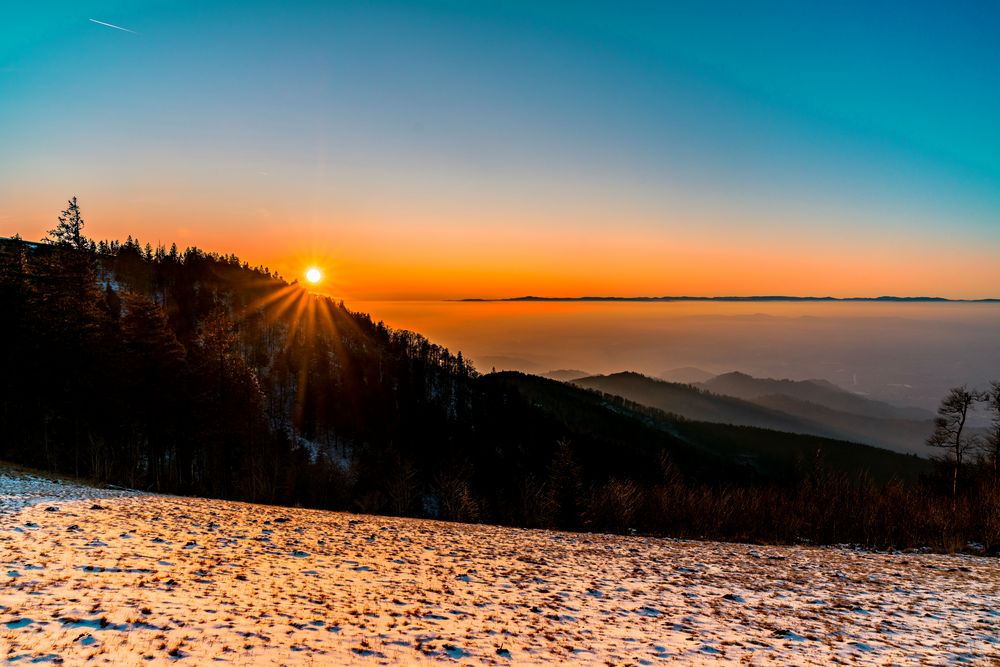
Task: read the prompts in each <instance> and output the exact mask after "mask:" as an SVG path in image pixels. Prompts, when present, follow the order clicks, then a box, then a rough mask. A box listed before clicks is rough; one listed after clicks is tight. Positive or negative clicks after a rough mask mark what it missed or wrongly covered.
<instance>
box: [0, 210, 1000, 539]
mask: <svg viewBox="0 0 1000 667" xmlns="http://www.w3.org/2000/svg"><path fill="white" fill-rule="evenodd" d="M84 229H85V222H84V218H83V215H82V213H81V210H80V206H79V204H78V203H77V201H76V199H75V198H74V199H72V200H70V201H69V203H68V205H67V208H66V209H65V210H64V211H63V212H62V214H61V215H60V216H59V218H58V222H57V224H56V226H55V228H54V229H53V230H52V231H51V232H50V234H49V238H48V240H47V242H44V243H31V242H26V241H24V240H22V239H20V238H19V237H15V238H13V239H9V240H6V241H4V242H2V243H0V312H3V313H4V322H5V326H3V327H0V351H2V352H0V353H2V355H3V356H2V363H3V366H4V369H3V370H4V372H3V373H2V374H0V458H2V459H6V460H9V461H14V462H18V463H22V464H25V465H30V466H34V467H37V468H40V469H43V470H48V471H53V472H58V473H62V474H69V475H75V476H78V477H83V478H90V479H95V480H98V481H102V482H109V483H114V484H120V485H126V486H129V487H134V488H139V489H145V490H150V491H160V492H172V493H182V494H197V495H204V496H209V497H217V498H228V499H239V500H248V501H255V502H267V503H280V504H301V505H305V506H310V507H318V508H327V509H341V510H352V511H363V512H373V513H383V514H394V515H402V516H424V517H434V518H441V519H452V520H462V521H489V522H495V523H504V524H510V525H519V526H532V527H547V528H564V529H569V530H602V531H615V532H629V531H640V532H644V533H649V534H661V535H672V536H677V537H693V538H710V539H737V540H749V541H764V542H794V541H801V540H808V541H812V542H817V543H837V542H849V543H859V544H865V545H867V546H880V547H886V546H894V547H909V546H921V545H930V546H932V547H934V548H939V549H955V548H964V547H965V546H966V545H967V544H968V543H970V542H975V543H979V544H981V545H983V548H984V549H986V550H988V551H989V550H995V549H997V548H998V545H1000V492H998V481H997V457H996V442H997V435H998V434H1000V419H994V428H993V430H992V431H991V435H990V437H989V438H987V439H981V440H977V441H975V442H976V443H978V444H976V447H978V449H976V450H975V451H982V452H984V453H983V454H982V456H980V457H979V458H978V459H975V460H973V458H971V452H972V451H973V449H972V443H973V442H974V440H975V438H970V431H969V429H968V428H967V425H966V420H967V418H968V414H969V412H968V410H967V411H966V412H965V413H962V412H961V411H959V412H958V413H954V412H953V409H952V407H951V406H952V403H953V402H954V401H953V400H952V399H951V396H949V398H948V399H946V401H945V403H944V404H942V413H941V418H940V419H939V431H940V435H941V437H940V443H941V445H942V446H944V447H945V450H944V451H945V453H946V454H947V455H948V456H946V457H944V458H943V459H942V463H941V465H940V466H938V467H933V466H930V465H929V464H928V465H926V466H924V463H923V462H919V461H916V460H911V459H909V458H906V457H901V456H899V455H895V454H891V453H887V452H882V451H881V450H871V448H867V449H864V450H862V449H850V452H855V451H857V452H861V453H860V455H859V456H861V457H862V458H864V457H868V458H865V460H858V461H855V462H852V461H851V460H848V459H850V457H849V456H843V455H841V456H840V458H837V457H836V456H834V454H835V452H837V451H847V450H845V449H844V447H846V444H845V443H836V442H833V441H827V440H824V439H822V438H814V437H811V436H797V435H793V434H786V433H776V432H772V431H765V430H762V429H749V428H737V427H727V426H723V425H709V424H700V423H696V422H691V423H685V422H683V420H678V419H677V418H675V417H672V416H670V415H667V414H665V413H662V412H660V411H657V410H653V409H648V408H643V407H642V406H638V405H636V404H633V403H630V402H628V401H625V400H624V399H619V398H616V397H608V396H602V395H599V394H596V393H595V392H589V391H585V390H582V389H579V388H575V387H570V386H567V385H563V384H561V383H557V382H554V381H548V380H543V379H542V378H535V377H532V376H524V375H521V374H512V373H489V374H480V373H478V372H477V371H476V370H475V369H474V368H473V366H472V364H470V363H469V362H468V361H467V360H465V359H464V358H463V356H462V354H461V353H452V352H451V351H449V350H448V349H446V348H444V347H442V346H439V345H436V344H434V343H432V342H430V341H428V340H427V339H426V338H425V337H423V336H421V335H419V334H417V333H414V332H410V331H405V330H398V329H393V328H390V327H387V326H386V325H384V324H383V323H382V322H376V321H374V320H373V319H372V318H371V317H370V316H369V315H367V314H364V313H357V312H353V311H351V310H349V309H348V308H347V307H346V306H345V305H344V304H343V303H342V302H336V301H334V300H332V299H330V298H327V297H323V296H319V295H315V294H311V293H310V292H308V290H305V289H303V288H302V287H301V286H299V285H298V284H297V283H295V282H291V283H290V282H288V281H285V280H284V279H282V278H281V277H280V276H278V275H277V274H276V273H273V272H272V271H270V270H269V269H268V268H267V267H263V266H257V267H252V266H250V265H249V264H248V263H246V262H243V261H241V260H240V259H239V258H238V257H236V256H235V255H220V254H216V253H209V252H205V251H203V250H200V249H198V248H187V249H185V250H183V251H182V250H179V249H178V248H177V247H176V246H171V247H170V248H165V247H163V246H159V247H156V248H154V247H152V246H151V245H149V244H144V245H143V244H141V243H140V242H139V241H138V240H137V239H134V238H132V237H129V238H128V239H127V240H126V241H124V242H117V241H99V242H98V241H93V240H91V239H89V238H87V236H86V235H85V234H84ZM963 391H965V390H963ZM953 393H955V392H953ZM971 393H973V392H970V395H971ZM997 396H998V389H997V387H996V386H994V387H993V388H992V390H991V392H990V393H989V394H988V401H987V403H988V405H989V406H992V407H991V408H990V409H992V410H994V414H995V415H996V414H1000V413H998V412H997V410H1000V408H998V406H1000V402H998V400H997ZM983 400H984V399H983V396H982V395H980V394H979V393H975V400H974V401H972V403H970V404H969V407H970V409H971V406H972V405H979V404H980V403H981V402H982V401H983ZM977 402H979V403H977ZM959 403H961V401H959ZM954 414H958V415H959V421H961V425H958V426H956V422H955V420H954V418H953V415H954ZM956 429H957V430H956ZM972 435H975V437H976V438H979V437H980V436H978V435H977V434H972ZM986 442H988V443H991V446H993V447H994V449H993V450H990V451H992V452H993V453H992V454H990V453H989V452H988V451H987V449H986V448H985V445H984V444H983V443H986ZM740 443H744V444H753V446H755V447H757V448H758V449H757V450H756V451H759V452H764V454H762V455H761V456H760V457H757V458H756V459H755V462H751V463H749V464H748V463H747V458H748V457H746V456H740V455H737V454H735V453H729V450H728V449H726V447H730V448H731V447H735V446H738V445H739V444H740ZM948 443H957V445H956V447H957V449H954V450H952V449H949V447H950V445H949V444H948ZM936 446H937V445H936ZM838 448H839V449H838ZM770 450H775V451H777V450H780V451H781V452H782V456H784V457H785V458H784V459H782V460H784V461H786V462H787V461H794V465H785V464H781V465H778V464H776V463H774V461H776V460H777V459H773V460H772V459H769V458H767V456H768V455H767V452H768V451H770ZM866 452H867V453H866ZM876 455H877V457H879V458H878V461H879V462H880V463H879V466H881V467H880V468H879V470H882V471H884V469H885V468H886V467H887V466H888V467H890V468H891V467H892V466H894V465H897V466H898V467H899V470H900V474H899V475H898V476H894V475H892V474H885V473H884V472H878V474H875V472H876V471H875V468H874V467H872V466H871V465H869V463H870V462H871V461H874V460H875V457H876ZM852 456H853V454H852ZM751 458H752V457H751ZM845 461H846V462H845ZM990 466H992V468H991V467H990ZM904 467H906V468H907V470H911V469H913V470H919V471H921V472H920V476H919V478H914V477H913V476H911V475H909V474H906V475H904V474H903V473H902V469H903V468H904ZM956 471H957V472H956ZM890 472H891V471H890ZM949 501H950V502H949Z"/></svg>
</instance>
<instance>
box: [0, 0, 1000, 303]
mask: <svg viewBox="0 0 1000 667" xmlns="http://www.w3.org/2000/svg"><path fill="white" fill-rule="evenodd" d="M6 13H7V17H6V18H5V21H4V22H3V24H2V25H0V100H2V101H3V102H2V104H0V147H2V153H3V155H2V156H0V216H2V217H0V225H10V224H14V225H16V226H19V227H20V228H21V230H22V233H24V232H25V231H27V232H28V233H31V232H33V231H34V230H36V229H37V228H39V227H41V226H42V225H43V224H44V223H46V221H47V220H48V218H49V217H51V214H52V211H53V210H58V208H59V204H60V203H61V201H62V200H63V199H64V198H65V196H67V195H68V194H69V193H73V192H76V193H78V194H80V196H81V199H82V200H84V201H85V202H87V201H90V202H91V205H92V207H93V209H94V210H95V212H96V213H99V214H100V215H101V217H102V219H103V220H105V221H106V222H107V228H108V229H109V230H110V231H111V232H117V231H124V230H125V229H126V228H127V227H128V225H129V224H132V225H135V226H138V227H139V231H140V233H141V234H142V235H143V236H150V235H154V236H155V237H157V238H163V237H169V236H171V234H176V232H177V229H179V228H180V227H179V226H178V225H176V224H174V223H172V222H171V223H168V222H166V221H167V220H174V221H176V220H177V219H179V218H183V217H187V218H190V217H192V216H194V217H197V216H198V215H201V213H198V212H199V211H201V212H202V213H203V214H204V215H209V216H214V217H213V218H212V219H217V220H219V221H220V222H219V223H218V224H219V229H223V230H231V229H232V227H233V225H235V224H236V222H234V220H238V219H243V220H244V221H246V220H249V219H250V218H251V217H252V216H250V215H249V214H248V213H247V211H249V210H250V209H249V208H240V206H238V205H234V204H233V201H234V200H239V199H240V198H241V197H248V196H249V197H252V198H254V199H256V200H258V202H257V203H259V204H260V205H259V206H255V207H254V209H253V210H254V211H266V212H267V214H266V216H264V217H265V218H266V219H264V220H251V221H250V222H248V223H246V224H250V225H259V228H258V227H251V230H250V231H255V230H256V231H259V232H260V234H261V235H264V236H266V235H267V234H269V233H273V230H272V229H270V228H269V227H268V226H269V225H270V226H278V227H281V226H285V227H287V226H288V225H289V224H292V223H293V222H295V221H301V220H303V219H309V220H310V221H311V223H310V224H311V226H310V227H309V231H308V234H309V235H310V241H311V242H312V243H313V244H314V245H320V246H323V247H324V248H326V250H325V252H332V253H335V254H336V253H337V252H338V251H341V252H347V251H349V250H350V248H351V246H350V245H349V244H348V245H346V246H344V247H343V248H339V250H338V248H337V247H334V246H336V243H332V242H327V241H324V240H323V238H321V237H322V236H323V234H324V229H325V230H326V231H327V232H328V233H329V234H330V236H331V238H334V237H337V236H338V235H339V236H340V237H342V238H347V237H348V236H350V237H351V238H355V237H357V242H358V243H361V241H362V240H365V241H367V242H368V243H372V242H383V243H391V242H392V240H393V239H394V238H397V237H399V234H400V233H402V234H403V236H404V237H405V236H406V233H407V230H409V232H408V233H410V234H413V235H416V234H417V233H418V232H421V233H423V234H424V236H426V235H427V234H428V232H427V230H428V227H427V220H428V219H435V220H440V221H442V222H441V226H440V227H435V228H434V231H433V232H429V233H430V234H431V235H432V236H433V234H442V235H448V237H449V239H456V238H457V239H459V240H458V241H454V243H457V244H460V242H463V241H461V239H463V238H464V239H465V240H464V243H465V244H466V246H461V245H459V246H458V249H461V248H462V247H467V248H468V250H469V251H470V252H472V251H475V249H476V247H477V246H476V245H475V244H476V243H477V242H478V241H477V239H479V238H480V237H478V236H475V237H474V236H471V232H469V231H468V228H470V227H475V228H478V229H482V228H491V226H492V227H496V228H497V229H498V232H497V234H498V236H499V237H501V238H502V239H503V240H504V242H505V243H507V245H506V246H505V245H503V243H501V244H500V245H501V246H503V248H507V247H508V246H509V248H508V250H510V252H513V249H514V248H516V247H517V245H518V240H517V238H515V236H516V233H517V230H519V229H520V227H519V226H524V227H526V228H527V232H525V233H529V232H531V233H534V232H537V230H538V229H539V228H544V229H546V230H549V231H551V232H552V235H551V236H552V237H555V238H557V237H558V235H559V233H570V232H578V231H580V230H583V231H584V232H586V233H587V234H591V235H593V237H594V238H595V239H596V238H598V237H599V236H600V235H601V234H602V233H606V232H607V230H608V228H609V226H614V227H615V228H616V229H617V230H618V232H617V233H618V234H623V235H626V236H627V237H628V238H630V239H632V240H633V242H634V243H635V244H636V245H637V246H642V245H644V244H646V242H647V241H651V242H653V243H654V244H655V243H666V242H667V241H666V240H667V239H668V238H670V237H673V238H678V237H683V239H684V244H686V245H684V247H685V248H688V249H690V250H691V252H701V250H699V249H700V248H702V246H705V247H708V246H709V245H710V244H713V243H715V244H717V245H718V244H721V245H723V246H724V245H725V243H726V240H727V239H738V240H739V239H742V240H743V241H744V243H749V241H747V239H751V238H755V239H763V240H764V241H769V242H771V243H772V245H773V244H779V245H782V246H783V247H784V245H786V244H787V245H788V249H787V250H788V252H789V253H791V254H794V255H795V256H796V257H801V256H802V255H803V254H806V255H807V254H808V253H809V252H811V250H810V248H814V247H815V246H816V244H822V243H824V242H830V241H833V240H836V241H837V242H841V241H843V242H845V243H846V242H847V241H850V242H851V243H854V244H855V245H856V246H858V247H862V248H866V249H877V250H879V251H881V252H883V253H891V252H892V251H893V249H894V248H895V247H896V244H897V243H898V241H899V239H900V238H905V239H907V240H906V241H905V242H904V244H903V245H904V246H906V247H907V248H910V250H911V253H912V254H911V257H912V260H911V261H913V262H914V263H917V262H923V261H925V260H926V258H928V257H931V256H933V253H934V251H935V250H938V249H941V248H944V249H945V250H946V251H947V252H948V256H949V258H950V260H951V261H952V263H953V264H955V265H962V264H966V265H970V266H974V267H976V268H975V270H974V271H973V277H974V278H975V279H976V280H977V281H979V283H980V284H981V283H983V281H984V280H985V281H986V283H987V284H985V286H984V287H983V288H981V289H978V290H977V289H973V287H972V286H971V285H966V286H964V287H963V286H962V285H960V284H958V283H954V284H953V283H947V284H945V283H943V282H942V283H941V284H942V287H943V288H944V289H947V290H950V291H951V292H953V293H958V292H962V293H970V294H971V293H972V292H977V291H978V292H981V291H984V290H985V291H987V292H988V291H992V292H1000V275H998V273H997V272H993V273H990V270H989V268H988V267H987V266H985V265H980V264H981V263H982V262H983V261H984V259H983V253H984V251H989V252H994V253H995V252H1000V123H998V122H997V119H998V118H1000V92H998V91H1000V55H998V53H1000V50H998V49H997V46H996V45H997V44H1000V4H997V3H995V2H981V3H972V2H969V3H966V2H949V3H923V2H906V3H903V2H884V3H878V2H865V3H853V2H841V3H829V4H827V5H825V6H824V5H821V4H820V3H802V2H783V3H772V2H755V3H746V2H732V3H728V2H698V3H593V2H574V3H563V2H530V3H517V2H504V3H499V2H496V3H491V2H399V3H391V2H337V3H315V4H310V3H294V4H293V3H255V2H218V3H204V2H202V3H193V2H142V3H139V2H62V3H60V2H54V3H46V4H45V5H40V4H36V3H22V4H21V5H20V6H18V7H13V8H7V12H6ZM88 19H97V20H100V21H105V22H107V23H112V24H115V25H120V26H123V27H127V28H128V29H130V30H132V31H135V33H137V34H132V33H129V32H123V31H118V30H114V29H111V28H108V27H104V26H101V25H98V24H95V23H92V22H90V21H89V20H88ZM170 202H175V203H170ZM331 209H334V210H333V211H332V212H331ZM142 211H147V212H148V215H147V216H146V218H147V220H145V221H139V220H136V219H135V218H136V216H137V215H139V214H140V212H142ZM406 211H410V212H412V219H411V218H407V214H406ZM359 212H360V213H359ZM351 215H357V216H358V219H365V220H367V221H369V222H367V223H366V224H367V225H369V227H371V229H370V230H369V231H368V232H367V233H368V236H364V234H362V233H361V232H359V231H357V230H353V229H349V228H351V223H350V221H349V219H350V217H351ZM46 216H47V217H46ZM525 220H530V223H525V222H524V221H525ZM345 221H346V222H345ZM505 221H506V222H505ZM383 223H384V224H383ZM95 224H96V223H95ZM199 224H201V223H199ZM205 224H206V225H207V226H208V227H211V225H210V224H209V223H205ZM181 227H182V226H181ZM342 227H343V228H342ZM696 228H697V229H696ZM401 229H402V230H403V232H400V230H401ZM345 230H348V231H345ZM380 230H381V231H380ZM512 230H513V231H512ZM9 231H15V230H9ZM205 231H206V234H208V233H209V232H211V231H212V229H206V230H205ZM302 233H303V234H305V233H306V232H305V231H303V232H302ZM210 238H212V240H213V241H214V240H215V237H211V236H210ZM524 238H527V237H524ZM545 238H549V237H545ZM531 239H532V242H533V243H538V242H540V241H539V240H538V238H536V237H534V236H532V237H531ZM406 242H407V243H410V241H409V240H407V241H406ZM733 243H735V241H733ZM907 244H909V245H907ZM446 245H447V244H446ZM599 245H600V243H599V242H598V241H595V242H594V246H595V248H596V247H597V246H599ZM448 247H449V248H452V246H448ZM331 248H332V249H331ZM253 251H254V247H253V246H252V244H251V245H248V246H247V250H246V252H253ZM585 251H587V252H590V251H594V248H589V250H588V248H582V247H581V248H578V252H581V253H584V254H586V252H585ZM498 252H499V251H498ZM705 252H706V253H708V251H705ZM736 252H738V247H736V246H734V247H733V248H731V249H725V253H730V254H731V253H736ZM725 253H723V254H722V255H718V256H715V259H716V260H717V261H720V262H721V261H723V259H724V257H729V256H730V255H729V254H725ZM558 254H559V253H558V252H556V251H553V252H551V253H549V254H548V255H547V257H548V258H549V260H550V261H551V260H553V259H555V258H558ZM591 254H593V252H591ZM877 255H878V253H875V252H872V253H870V254H869V255H866V257H865V258H864V259H863V260H858V261H859V262H869V263H870V262H872V261H875V260H874V259H873V258H875V257H877ZM587 256H588V257H589V256H590V255H587ZM705 257H706V258H707V261H711V260H712V257H713V256H712V255H711V253H708V254H706V255H705ZM432 258H433V259H434V261H441V260H440V258H436V257H433V255H432ZM619 259H620V258H619ZM504 261H506V262H507V263H508V264H509V263H510V262H512V261H515V257H514V256H513V255H510V256H507V257H506V258H505V260H504ZM747 261H748V262H749V261H750V260H747ZM389 262H390V258H389V256H388V255H387V256H386V258H384V263H389ZM498 262H499V260H498ZM977 263H978V264H977ZM752 265H753V264H752V262H751V263H749V264H748V266H752ZM539 266H541V260H539ZM866 268H867V269H871V268H872V267H869V266H868V265H867V264H864V263H861V264H858V265H857V266H854V267H852V270H854V271H855V272H858V271H861V272H863V271H865V270H866ZM901 269H905V264H901V265H900V266H899V267H896V268H895V269H894V270H895V271H899V270H901ZM456 270H459V269H458V268H456ZM539 270H540V269H539ZM921 270H922V271H925V270H926V269H921ZM536 273H537V272H536ZM875 273H878V272H877V271H876V272H875ZM647 274H648V275H647ZM793 275H794V273H793V272H792V270H791V269H789V273H788V274H787V277H786V279H787V280H789V281H791V280H792V279H793V278H792V276H793ZM879 275H881V273H880V274H879ZM643 276H645V277H643V278H642V280H640V281H639V282H637V283H636V289H639V288H640V287H642V288H643V289H645V288H646V287H645V286H647V285H648V286H649V289H653V286H654V285H655V280H654V279H655V275H654V268H653V266H652V265H651V266H650V268H649V270H648V271H647V272H646V273H645V274H643ZM545 277H546V276H545V275H541V274H539V275H538V278H539V280H543V281H544V279H545ZM927 280H928V281H931V277H928V278H927ZM928 285H929V286H933V285H934V283H933V282H928ZM789 286H790V287H792V288H794V287H795V285H794V284H790V285H789ZM890 286H891V285H886V287H890ZM878 287H881V285H873V286H872V289H873V290H877V288H878ZM916 287H917V285H915V286H914V289H916ZM920 287H923V283H921V284H920ZM786 291H787V290H786Z"/></svg>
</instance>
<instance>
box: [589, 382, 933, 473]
mask: <svg viewBox="0 0 1000 667" xmlns="http://www.w3.org/2000/svg"><path fill="white" fill-rule="evenodd" d="M572 384H575V385H577V386H580V387H584V388H588V389H595V390H598V391H601V392H605V393H608V394H614V395H616V396H621V397H623V398H626V399H628V400H631V401H634V402H636V403H639V404H642V405H646V406H648V407H653V408H657V409H659V410H663V411H664V412H668V413H671V414H676V415H678V416H681V417H684V418H686V419H694V420H698V421H705V422H712V423H718V424H732V425H735V426H752V427H758V428H767V429H773V430H778V431H786V432H790V433H802V434H807V435H814V436H820V437H827V438H835V439H838V440H846V441H850V442H861V443H865V444H869V445H874V446H877V447H882V448H885V449H890V450H892V451H895V452H900V453H906V454H920V455H924V456H926V455H927V453H928V452H927V450H926V447H925V446H924V441H925V440H926V438H927V436H928V435H929V434H930V433H931V431H932V430H933V421H932V418H933V415H931V414H930V413H928V412H926V411H923V410H921V409H919V408H901V407H896V406H892V405H889V404H888V403H881V402H879V401H871V400H869V399H866V398H864V397H861V396H857V395H855V394H852V393H850V392H848V391H846V390H843V389H841V388H839V387H836V386H835V385H833V384H831V383H828V382H826V381H823V380H815V381H814V380H805V381H793V380H772V379H760V378H754V377H752V376H749V375H746V374H744V373H726V374H724V375H721V376H717V377H715V378H712V379H711V380H708V381H707V382H704V383H701V384H682V383H675V382H667V381H664V380H659V379H656V378H650V377H647V376H645V375H641V374H639V373H633V372H623V373H615V374H612V375H597V376H591V377H587V378H579V379H576V380H574V381H572Z"/></svg>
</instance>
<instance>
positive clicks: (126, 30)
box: [87, 19, 139, 35]
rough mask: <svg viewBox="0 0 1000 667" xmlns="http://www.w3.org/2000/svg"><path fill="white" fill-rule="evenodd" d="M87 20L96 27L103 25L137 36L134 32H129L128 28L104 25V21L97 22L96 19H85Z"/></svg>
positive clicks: (110, 24)
mask: <svg viewBox="0 0 1000 667" xmlns="http://www.w3.org/2000/svg"><path fill="white" fill-rule="evenodd" d="M87 20H88V21H90V22H91V23H96V24H98V25H105V26H107V27H109V28H114V29H115V30H124V31H125V32H130V33H132V34H133V35H138V34H139V33H137V32H136V31H135V30H129V29H128V28H123V27H121V26H120V25H114V24H113V23H105V22H104V21H98V20H97V19H87Z"/></svg>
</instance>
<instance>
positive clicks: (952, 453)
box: [927, 386, 985, 503]
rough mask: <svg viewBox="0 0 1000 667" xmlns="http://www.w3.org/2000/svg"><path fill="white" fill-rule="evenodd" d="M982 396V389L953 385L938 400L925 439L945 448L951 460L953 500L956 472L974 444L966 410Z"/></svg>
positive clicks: (981, 398)
mask: <svg viewBox="0 0 1000 667" xmlns="http://www.w3.org/2000/svg"><path fill="white" fill-rule="evenodd" d="M984 398H985V395H984V394H982V393H981V392H978V391H975V390H970V389H967V388H966V387H964V386H962V387H955V388H953V389H952V390H951V391H949V392H948V395H947V396H945V397H944V399H943V400H942V401H941V405H940V407H938V412H937V418H936V419H935V420H934V433H933V434H931V437H930V438H928V439H927V444H928V445H929V446H931V447H937V448H939V449H944V450H945V460H946V461H948V462H949V463H950V464H951V499H952V503H954V502H955V499H956V498H957V497H958V476H959V472H960V471H961V469H962V464H963V462H964V460H965V458H966V454H968V453H969V450H970V449H972V448H973V447H975V445H976V439H975V437H974V436H970V435H969V433H968V432H967V431H966V428H965V425H966V422H967V421H968V418H969V411H970V410H972V408H973V406H974V405H975V404H976V403H977V402H979V401H982V400H984Z"/></svg>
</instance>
